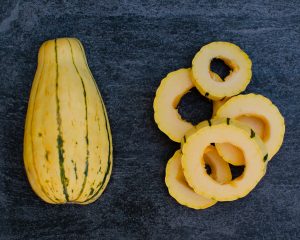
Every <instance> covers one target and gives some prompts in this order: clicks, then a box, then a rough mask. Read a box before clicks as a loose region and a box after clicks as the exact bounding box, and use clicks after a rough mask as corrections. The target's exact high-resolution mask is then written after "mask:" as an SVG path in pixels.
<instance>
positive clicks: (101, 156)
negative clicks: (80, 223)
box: [24, 38, 112, 204]
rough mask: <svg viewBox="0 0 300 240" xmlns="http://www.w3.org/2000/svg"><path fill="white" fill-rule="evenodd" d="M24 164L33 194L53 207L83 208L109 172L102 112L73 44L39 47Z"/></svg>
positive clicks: (58, 42) (109, 147)
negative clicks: (66, 205) (54, 205)
mask: <svg viewBox="0 0 300 240" xmlns="http://www.w3.org/2000/svg"><path fill="white" fill-rule="evenodd" d="M24 163H25V168H26V172H27V176H28V179H29V182H30V184H31V187H32V188H33V190H34V192H35V193H36V194H37V195H38V196H39V197H40V198H41V199H43V200H44V201H46V202H48V203H53V204H62V203H77V204H88V203H91V202H93V201H95V200H96V199H97V198H98V197H99V196H100V195H101V194H102V192H103V191H104V189H105V187H106V185H107V183H108V181H109V178H110V174H111V170H112V138H111V132H110V126H109V121H108V117H107V113H106V110H105V106H104V103H103V100H102V97H101V95H100V92H99V90H98V87H97V85H96V82H95V80H94V78H93V76H92V74H91V72H90V70H89V67H88V64H87V60H86V57H85V53H84V50H83V47H82V45H81V43H80V41H79V40H77V39H75V38H60V39H55V40H49V41H46V42H45V43H43V45H42V46H41V48H40V50H39V56H38V66H37V71H36V74H35V77H34V81H33V85H32V89H31V93H30V100H29V104H28V110H27V116H26V123H25V134H24Z"/></svg>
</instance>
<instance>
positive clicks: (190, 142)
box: [181, 118, 268, 201]
mask: <svg viewBox="0 0 300 240" xmlns="http://www.w3.org/2000/svg"><path fill="white" fill-rule="evenodd" d="M221 142H229V143H231V144H233V145H234V146H237V147H239V148H240V149H242V150H243V152H244V157H245V165H246V167H245V170H244V172H243V174H242V175H241V176H239V177H237V178H236V179H234V180H232V181H230V182H229V183H225V184H220V183H218V182H216V181H214V180H213V179H212V178H211V177H210V176H209V175H208V174H207V172H206V169H205V161H204V158H203V155H204V153H205V149H206V148H207V147H208V146H209V145H210V144H211V143H221ZM182 153H183V155H182V162H181V163H182V169H183V173H184V176H185V179H186V181H187V182H188V184H189V186H191V187H192V188H193V189H194V191H195V192H196V193H197V194H199V195H201V196H204V197H207V198H210V199H215V200H217V201H233V200H236V199H238V198H242V197H244V196H246V195H247V194H248V193H249V192H250V191H251V190H252V189H253V188H254V187H255V186H256V185H257V184H258V182H259V181H260V180H261V178H262V177H263V176H264V174H265V172H266V166H267V164H266V160H267V158H268V153H267V151H266V148H265V146H264V144H263V142H262V140H261V139H260V138H259V137H258V136H256V135H253V133H252V130H251V129H250V128H248V127H247V126H245V125H244V124H242V123H240V122H238V121H235V120H232V119H230V118H219V119H212V120H208V121H204V122H201V123H200V124H199V125H198V126H197V131H196V132H194V133H192V134H191V135H190V136H189V137H187V139H186V142H185V143H184V144H183V148H182Z"/></svg>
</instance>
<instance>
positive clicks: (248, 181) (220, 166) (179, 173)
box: [153, 42, 285, 209]
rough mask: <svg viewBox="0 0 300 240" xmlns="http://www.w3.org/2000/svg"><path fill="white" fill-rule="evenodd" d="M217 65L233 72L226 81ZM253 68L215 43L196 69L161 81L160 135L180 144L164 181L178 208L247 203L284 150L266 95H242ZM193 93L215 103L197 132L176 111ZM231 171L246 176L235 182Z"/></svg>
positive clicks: (279, 120)
mask: <svg viewBox="0 0 300 240" xmlns="http://www.w3.org/2000/svg"><path fill="white" fill-rule="evenodd" d="M213 59H221V60H223V61H224V62H225V64H226V65H228V66H229V67H230V69H231V71H230V73H229V75H228V76H227V77H226V78H225V79H222V78H221V77H220V76H219V75H218V74H217V73H215V72H213V71H211V68H210V66H211V61H212V60H213ZM251 68H252V62H251V60H250V59H249V57H248V55H247V54H246V53H245V52H244V51H243V50H241V49H240V48H239V47H238V46H236V45H235V44H232V43H229V42H212V43H209V44H207V45H205V46H203V47H202V48H201V49H200V51H199V52H198V53H197V54H196V55H195V57H194V59H193V62H192V68H189V69H179V70H177V71H174V72H171V73H169V74H168V75H167V76H166V77H165V78H164V79H163V80H162V81H161V84H160V86H159V87H158V89H157V92H156V96H155V99H154V104H153V107H154V119H155V122H156V123H157V125H158V128H159V129H160V130H161V131H162V132H164V133H165V134H166V135H167V136H168V137H169V138H170V139H171V140H173V141H175V142H179V143H181V149H180V150H177V151H176V152H175V153H174V155H173V157H171V159H170V160H169V161H168V163H167V167H166V177H165V182H166V185H167V187H168V190H169V193H170V195H171V196H172V197H173V198H175V199H176V201H177V202H178V203H180V204H182V205H185V206H187V207H190V208H194V209H205V208H208V207H210V206H213V205H214V204H216V203H217V202H218V201H233V200H237V199H239V198H242V197H245V196H246V195H247V194H249V193H250V191H252V190H253V189H254V188H255V186H256V185H257V184H258V183H259V181H260V180H261V179H262V177H263V176H264V175H265V173H266V169H267V164H268V162H269V161H270V160H271V159H272V157H273V156H274V155H275V154H276V153H277V152H278V150H279V148H280V147H281V145H282V142H283V138H284V133H285V123H284V118H283V116H282V115H281V113H280V112H279V110H278V108H277V107H276V106H275V105H274V104H273V103H272V102H271V101H270V100H269V99H268V98H266V97H264V96H262V95H259V94H253V93H251V94H240V93H241V92H243V91H244V90H245V89H246V87H247V85H248V84H249V82H250V80H251V77H252V70H251ZM194 87H196V88H197V89H198V91H199V92H200V93H201V94H202V95H203V96H205V97H206V98H208V99H210V100H212V102H213V116H212V118H211V119H209V120H205V121H203V122H200V123H199V124H198V125H196V126H194V125H193V124H191V123H189V122H187V121H185V120H183V119H182V118H181V116H180V114H179V113H178V111H177V105H178V104H179V102H180V100H181V98H182V97H183V96H184V95H185V94H186V93H187V92H189V91H190V90H191V89H192V88H194ZM207 165H208V166H209V167H210V169H211V172H208V171H207V170H206V166H207ZM230 165H234V166H245V168H244V172H243V173H242V174H241V175H240V176H238V177H237V178H234V179H233V178H232V173H231V170H230Z"/></svg>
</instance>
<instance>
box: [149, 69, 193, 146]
mask: <svg viewBox="0 0 300 240" xmlns="http://www.w3.org/2000/svg"><path fill="white" fill-rule="evenodd" d="M193 87H194V84H193V82H192V75H191V69H179V70H177V71H174V72H171V73H169V74H168V75H167V76H166V77H165V78H164V79H163V80H162V81H161V83H160V86H159V87H158V89H157V91H156V96H155V99H154V103H153V108H154V120H155V122H156V123H157V126H158V128H159V129H160V130H161V131H162V132H164V133H165V134H166V135H167V136H168V137H169V138H170V139H171V140H173V141H175V142H180V141H181V138H182V137H183V136H184V134H185V133H186V132H187V131H188V130H190V129H192V128H194V126H193V125H192V124H191V123H189V122H187V121H185V120H183V119H182V118H181V116H180V114H179V113H178V110H177V109H176V107H177V105H178V103H179V102H180V99H181V98H182V97H183V96H184V95H185V94H186V93H187V92H188V91H190V90H191V89H192V88H193Z"/></svg>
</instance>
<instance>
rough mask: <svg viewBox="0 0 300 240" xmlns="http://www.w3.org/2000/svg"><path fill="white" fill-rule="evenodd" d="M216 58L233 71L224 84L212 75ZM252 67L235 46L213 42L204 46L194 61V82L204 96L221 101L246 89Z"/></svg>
mask: <svg viewBox="0 0 300 240" xmlns="http://www.w3.org/2000/svg"><path fill="white" fill-rule="evenodd" d="M214 58H218V59H222V60H223V61H224V62H225V63H226V64H227V65H228V66H229V67H230V68H231V69H232V71H231V72H230V74H229V75H228V76H227V77H226V78H225V79H224V81H222V82H220V81H218V79H219V78H216V77H215V76H213V75H212V74H211V71H210V64H211V61H212V60H213V59H214ZM251 67H252V62H251V60H250V58H249V57H248V55H247V54H246V53H245V52H244V51H243V50H241V49H240V48H239V47H238V46H236V45H235V44H232V43H229V42H212V43H209V44H207V45H205V46H203V47H202V48H201V49H200V51H199V52H198V53H197V54H196V55H195V57H194V59H193V62H192V72H193V81H194V84H195V86H196V87H197V89H198V90H199V91H200V93H201V94H202V95H203V96H206V97H207V98H209V99H212V100H220V99H222V98H224V97H231V96H233V95H236V94H239V93H240V92H242V91H244V90H245V89H246V87H247V85H248V84H249V82H250V79H251V76H252V70H251Z"/></svg>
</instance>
